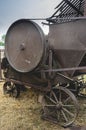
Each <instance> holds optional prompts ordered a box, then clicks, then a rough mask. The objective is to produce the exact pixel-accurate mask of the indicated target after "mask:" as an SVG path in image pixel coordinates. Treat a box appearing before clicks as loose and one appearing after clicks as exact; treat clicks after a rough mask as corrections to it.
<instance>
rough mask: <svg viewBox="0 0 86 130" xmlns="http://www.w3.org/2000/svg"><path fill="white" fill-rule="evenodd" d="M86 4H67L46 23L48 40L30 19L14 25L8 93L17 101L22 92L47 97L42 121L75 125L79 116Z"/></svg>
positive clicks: (7, 60)
mask: <svg viewBox="0 0 86 130" xmlns="http://www.w3.org/2000/svg"><path fill="white" fill-rule="evenodd" d="M84 5H85V0H63V1H62V2H61V3H60V4H59V5H58V6H57V7H56V12H55V13H54V14H53V15H52V16H51V17H50V18H47V19H46V23H44V24H47V25H48V26H49V34H48V35H47V36H45V35H44V33H43V31H42V29H41V28H40V27H39V25H38V24H37V23H35V22H33V21H32V20H29V19H20V20H18V21H16V22H14V23H13V24H12V25H11V26H10V28H9V29H8V31H7V34H6V39H5V57H4V58H3V60H2V69H3V72H4V76H5V84H4V86H3V89H4V92H5V93H10V94H11V95H12V96H13V97H18V96H19V93H20V87H23V86H25V85H26V86H30V87H31V88H34V89H36V90H38V91H40V93H43V99H42V106H43V118H45V119H47V120H51V121H52V122H54V123H59V124H61V125H62V126H68V125H71V124H72V123H73V122H74V121H75V119H76V117H77V115H78V112H79V109H78V108H79V105H78V101H77V99H76V96H77V95H80V94H81V93H80V91H81V89H84V88H85V84H84V83H83V81H82V80H79V79H78V78H77V77H78V76H79V75H82V74H85V73H86V18H85V17H84V15H85V8H84Z"/></svg>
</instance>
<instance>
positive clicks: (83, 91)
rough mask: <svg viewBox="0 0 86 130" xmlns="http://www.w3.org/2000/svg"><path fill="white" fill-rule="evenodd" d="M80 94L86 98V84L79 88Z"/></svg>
mask: <svg viewBox="0 0 86 130" xmlns="http://www.w3.org/2000/svg"><path fill="white" fill-rule="evenodd" d="M78 96H79V97H83V98H86V85H85V86H82V87H81V88H80V89H79V93H78Z"/></svg>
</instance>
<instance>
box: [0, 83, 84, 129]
mask: <svg viewBox="0 0 86 130" xmlns="http://www.w3.org/2000/svg"><path fill="white" fill-rule="evenodd" d="M2 86H3V82H2V83H0V130H64V128H62V127H60V126H59V125H56V124H52V123H50V122H48V121H44V120H42V119H41V108H42V107H41V104H40V103H38V102H37V93H35V92H34V91H32V90H31V89H29V90H27V91H26V92H23V93H21V95H20V97H19V98H18V99H14V98H12V97H9V96H5V95H4V94H3V89H2ZM79 104H80V112H79V115H78V118H77V121H76V122H75V124H76V125H80V126H83V125H85V124H86V99H79Z"/></svg>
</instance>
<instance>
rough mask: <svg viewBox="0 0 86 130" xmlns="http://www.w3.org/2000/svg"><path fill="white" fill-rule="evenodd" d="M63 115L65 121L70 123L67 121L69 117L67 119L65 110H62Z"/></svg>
mask: <svg viewBox="0 0 86 130" xmlns="http://www.w3.org/2000/svg"><path fill="white" fill-rule="evenodd" d="M61 113H62V115H63V117H64V119H65V121H66V122H68V119H67V117H66V114H65V113H64V111H63V110H61Z"/></svg>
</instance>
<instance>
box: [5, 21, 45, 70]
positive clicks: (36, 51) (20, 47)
mask: <svg viewBox="0 0 86 130" xmlns="http://www.w3.org/2000/svg"><path fill="white" fill-rule="evenodd" d="M5 43H6V46H5V53H6V57H7V59H8V61H9V63H10V65H11V66H12V67H13V68H14V69H15V70H17V71H19V72H29V71H32V70H33V69H34V68H35V67H37V65H38V64H39V63H40V61H41V59H42V57H43V54H44V46H45V38H44V34H43V31H42V30H41V28H40V27H39V26H38V25H37V24H36V23H34V22H32V21H30V20H25V19H22V20H18V21H16V22H15V23H13V24H12V25H11V27H10V28H9V30H8V32H7V35H6V41H5Z"/></svg>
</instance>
